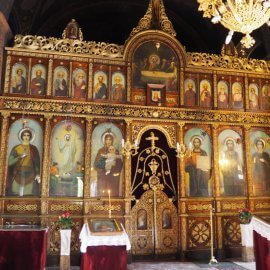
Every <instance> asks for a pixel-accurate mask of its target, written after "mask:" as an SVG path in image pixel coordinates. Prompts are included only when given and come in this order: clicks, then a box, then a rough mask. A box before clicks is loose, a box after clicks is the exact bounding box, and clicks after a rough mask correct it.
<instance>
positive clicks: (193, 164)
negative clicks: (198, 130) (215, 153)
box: [185, 136, 210, 196]
mask: <svg viewBox="0 0 270 270" xmlns="http://www.w3.org/2000/svg"><path fill="white" fill-rule="evenodd" d="M192 144H193V149H192V151H191V153H190V156H189V157H187V159H186V160H185V171H186V172H187V173H188V174H189V187H190V188H189V191H190V196H209V192H208V181H209V179H210V170H209V169H208V167H209V166H207V163H208V165H209V162H210V161H209V158H208V159H204V165H205V168H203V167H202V166H201V165H202V162H200V161H199V159H200V158H201V157H207V156H208V155H207V153H206V151H204V150H203V149H202V148H201V145H202V140H201V138H200V137H199V136H195V137H194V138H193V140H192ZM206 160H207V162H206Z"/></svg>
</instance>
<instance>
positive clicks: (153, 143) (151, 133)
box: [145, 131, 159, 151]
mask: <svg viewBox="0 0 270 270" xmlns="http://www.w3.org/2000/svg"><path fill="white" fill-rule="evenodd" d="M145 139H146V140H147V141H151V148H152V151H154V149H155V148H156V146H155V141H158V140H159V138H158V137H155V134H154V132H153V131H151V132H150V137H147V138H145Z"/></svg>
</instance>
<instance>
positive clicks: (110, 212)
mask: <svg viewBox="0 0 270 270" xmlns="http://www.w3.org/2000/svg"><path fill="white" fill-rule="evenodd" d="M108 194H109V218H111V217H112V209H111V191H110V190H108Z"/></svg>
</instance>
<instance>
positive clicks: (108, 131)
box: [101, 129, 116, 145]
mask: <svg viewBox="0 0 270 270" xmlns="http://www.w3.org/2000/svg"><path fill="white" fill-rule="evenodd" d="M106 135H111V136H112V137H113V142H114V141H115V138H116V136H115V134H114V133H113V132H112V131H111V129H108V130H106V131H105V132H104V133H103V134H102V135H101V142H102V144H103V145H105V137H106Z"/></svg>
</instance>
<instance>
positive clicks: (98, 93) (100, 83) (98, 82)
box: [93, 71, 108, 99]
mask: <svg viewBox="0 0 270 270" xmlns="http://www.w3.org/2000/svg"><path fill="white" fill-rule="evenodd" d="M107 87H108V76H107V73H106V72H104V71H96V72H95V74H94V87H93V99H107Z"/></svg>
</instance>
